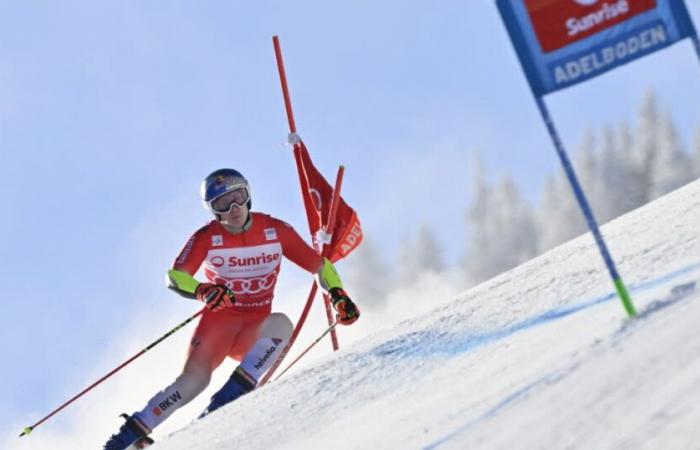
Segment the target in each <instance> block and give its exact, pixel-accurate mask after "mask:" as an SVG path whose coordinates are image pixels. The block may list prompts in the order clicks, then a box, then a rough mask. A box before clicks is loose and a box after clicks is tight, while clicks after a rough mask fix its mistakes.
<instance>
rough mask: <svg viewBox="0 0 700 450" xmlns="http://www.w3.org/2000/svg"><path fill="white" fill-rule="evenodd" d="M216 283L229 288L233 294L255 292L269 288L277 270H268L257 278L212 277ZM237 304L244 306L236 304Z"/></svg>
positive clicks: (274, 279) (273, 282)
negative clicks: (268, 271)
mask: <svg viewBox="0 0 700 450" xmlns="http://www.w3.org/2000/svg"><path fill="white" fill-rule="evenodd" d="M214 281H215V282H216V283H217V284H224V285H226V287H227V288H229V289H231V290H232V291H233V292H234V294H257V293H259V292H262V291H264V290H267V289H270V288H272V287H273V286H274V285H275V282H276V281H277V272H270V273H268V274H267V275H265V276H264V277H257V278H235V279H232V280H231V279H226V278H221V277H217V278H215V279H214ZM237 306H244V305H238V304H237Z"/></svg>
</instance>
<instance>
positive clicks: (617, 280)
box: [535, 39, 700, 317]
mask: <svg viewBox="0 0 700 450" xmlns="http://www.w3.org/2000/svg"><path fill="white" fill-rule="evenodd" d="M696 40H697V39H696ZM698 44H699V46H698V47H697V48H698V51H699V52H700V43H698ZM698 55H699V56H700V53H699V54H698ZM535 100H536V101H537V107H538V108H539V110H540V114H542V119H543V120H544V123H545V124H546V125H547V130H548V131H549V135H550V136H551V137H552V141H553V142H554V147H555V148H556V149H557V154H558V155H559V159H560V160H561V165H562V166H563V167H564V172H566V176H567V178H568V179H569V182H570V183H571V188H572V189H573V190H574V194H575V195H576V200H578V203H579V206H580V207H581V210H582V211H583V215H584V217H585V218H586V223H587V224H588V229H589V230H591V233H592V234H593V238H594V239H595V242H596V244H598V250H600V254H601V255H602V256H603V260H604V261H605V265H606V266H607V267H608V272H609V273H610V277H611V278H612V280H613V284H614V285H615V290H616V291H617V295H618V296H619V297H620V300H622V305H623V306H624V307H625V311H627V314H628V315H629V316H630V317H634V316H635V315H637V311H635V309H634V305H633V304H632V299H631V298H630V294H629V291H628V290H627V287H626V286H625V283H624V282H623V281H622V278H621V277H620V274H619V273H618V272H617V268H616V267H615V262H614V261H613V259H612V257H611V256H610V252H609V251H608V247H607V246H606V245H605V240H603V236H602V235H601V234H600V230H599V229H598V223H597V222H596V220H595V217H594V216H593V211H592V210H591V207H590V206H589V204H588V200H586V196H585V194H584V193H583V189H581V185H580V184H579V182H578V179H577V178H576V172H574V167H573V166H572V165H571V161H569V157H568V156H567V154H566V151H565V150H564V145H563V144H562V141H561V138H560V137H559V133H558V132H557V129H556V128H555V127H554V122H553V121H552V117H551V115H550V114H549V110H548V109H547V105H546V104H545V103H544V100H543V99H542V97H540V96H538V95H535Z"/></svg>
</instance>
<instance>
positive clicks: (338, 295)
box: [328, 288, 360, 325]
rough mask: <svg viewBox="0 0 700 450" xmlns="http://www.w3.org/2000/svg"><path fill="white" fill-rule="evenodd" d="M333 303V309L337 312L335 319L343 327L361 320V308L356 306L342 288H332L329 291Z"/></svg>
mask: <svg viewBox="0 0 700 450" xmlns="http://www.w3.org/2000/svg"><path fill="white" fill-rule="evenodd" d="M328 293H329V294H330V295H331V300H332V301H333V307H334V308H335V311H336V312H337V314H336V316H335V318H336V320H337V321H338V323H340V324H341V325H350V324H352V323H355V321H356V320H357V319H359V318H360V308H358V307H357V305H355V304H354V303H353V302H352V300H350V297H348V294H347V293H346V292H345V291H344V290H342V289H341V288H332V289H330V290H329V291H328Z"/></svg>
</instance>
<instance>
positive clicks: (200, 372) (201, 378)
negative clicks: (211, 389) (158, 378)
mask: <svg viewBox="0 0 700 450" xmlns="http://www.w3.org/2000/svg"><path fill="white" fill-rule="evenodd" d="M178 380H183V381H185V380H186V381H187V383H188V384H189V385H190V386H192V389H193V390H198V391H200V392H201V391H203V390H204V389H206V387H207V386H209V382H210V381H211V371H210V370H206V369H205V368H202V367H198V366H196V365H194V364H192V365H190V364H188V365H186V366H185V369H184V370H183V371H182V374H181V375H180V376H179V377H178Z"/></svg>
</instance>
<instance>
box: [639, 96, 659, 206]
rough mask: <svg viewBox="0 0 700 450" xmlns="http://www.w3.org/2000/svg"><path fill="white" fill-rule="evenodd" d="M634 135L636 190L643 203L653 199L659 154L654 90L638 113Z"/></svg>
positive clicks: (657, 109) (645, 99)
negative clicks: (636, 174)
mask: <svg viewBox="0 0 700 450" xmlns="http://www.w3.org/2000/svg"><path fill="white" fill-rule="evenodd" d="M636 127H637V129H636V132H635V136H634V153H633V157H634V159H633V161H634V163H635V164H636V166H637V171H638V173H639V176H638V177H637V178H636V179H635V180H634V185H635V187H634V190H635V191H636V192H639V196H640V198H641V199H642V202H641V203H642V204H644V203H647V202H648V201H649V200H651V197H650V191H651V178H652V175H651V173H652V170H653V167H654V164H655V163H654V160H655V159H656V155H657V154H658V145H659V129H660V114H659V107H658V101H657V99H656V94H655V93H654V91H651V90H650V91H648V92H647V94H646V95H645V97H644V100H643V101H642V106H641V108H640V109H639V112H638V114H637V123H636Z"/></svg>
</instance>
